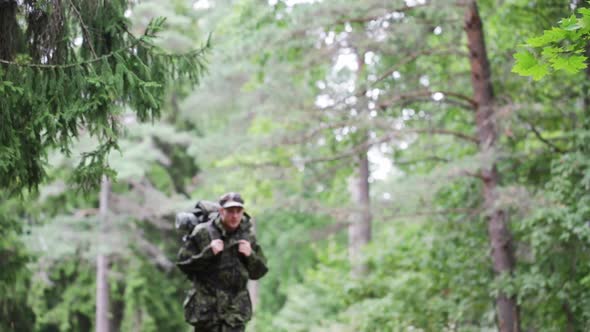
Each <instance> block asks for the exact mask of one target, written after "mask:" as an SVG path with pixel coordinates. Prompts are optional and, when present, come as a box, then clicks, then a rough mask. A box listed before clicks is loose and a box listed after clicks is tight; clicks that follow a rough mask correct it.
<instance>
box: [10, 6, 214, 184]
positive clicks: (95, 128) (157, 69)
mask: <svg viewBox="0 0 590 332" xmlns="http://www.w3.org/2000/svg"><path fill="white" fill-rule="evenodd" d="M128 6H129V4H128V2H127V1H126V0H114V1H108V2H100V1H99V2H97V1H92V0H69V1H60V0H49V1H35V0H26V1H23V2H17V1H16V0H7V1H0V22H1V24H2V29H0V93H2V95H3V98H2V100H0V146H1V150H0V156H1V157H0V178H1V180H0V185H1V186H2V187H4V188H8V189H9V190H11V191H12V192H13V193H15V192H16V193H19V192H22V190H23V189H26V188H28V189H36V188H37V187H38V185H39V184H40V183H41V182H42V181H43V180H44V179H45V177H46V165H45V164H46V158H47V152H48V151H49V150H51V149H59V150H61V151H62V152H65V153H66V154H69V153H70V152H71V150H70V148H71V146H72V143H73V142H74V141H75V140H76V138H77V137H78V136H79V135H81V134H83V133H88V134H90V135H91V136H93V137H96V138H97V139H98V141H99V142H100V144H99V145H98V147H97V148H96V149H94V150H93V151H89V152H86V153H84V154H83V156H82V159H81V161H80V163H79V164H78V166H77V168H76V170H75V172H74V173H73V175H72V177H71V179H70V180H72V181H73V182H74V183H76V184H78V185H80V186H81V187H82V188H84V189H87V188H89V187H97V186H98V184H99V183H100V179H101V175H102V174H107V175H109V176H112V175H114V172H113V170H112V169H111V168H110V167H109V165H108V162H107V160H108V159H107V156H108V153H109V152H110V151H111V150H113V149H117V147H118V145H117V143H118V137H119V135H120V133H121V127H122V126H121V123H120V116H121V114H122V112H123V110H124V106H129V107H130V108H131V109H132V110H133V111H134V112H135V113H136V115H137V118H138V119H140V120H141V121H147V120H152V119H154V118H157V117H158V116H159V115H160V109H161V106H162V101H163V98H164V96H165V92H166V89H167V87H168V86H169V85H170V83H171V82H187V83H189V84H192V85H195V84H198V83H199V79H200V77H201V75H202V74H203V71H204V64H203V53H204V52H205V51H206V50H207V49H208V47H209V41H207V42H206V43H205V45H204V46H203V47H202V48H200V49H197V50H192V51H189V52H186V53H182V54H169V53H166V52H164V51H163V50H162V48H160V47H159V46H158V45H157V44H156V43H155V41H156V37H157V35H158V32H159V31H161V30H162V28H163V27H164V24H165V19H164V18H155V19H153V20H152V21H151V22H150V23H149V25H148V26H147V27H146V29H145V31H144V33H143V34H142V35H141V36H135V35H134V34H133V33H131V32H130V30H129V29H128V27H129V25H130V24H129V20H128V19H127V18H126V17H125V11H126V10H127V8H128Z"/></svg>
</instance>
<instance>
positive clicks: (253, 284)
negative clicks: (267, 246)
mask: <svg viewBox="0 0 590 332" xmlns="http://www.w3.org/2000/svg"><path fill="white" fill-rule="evenodd" d="M251 222H252V231H253V232H254V234H256V221H255V220H254V219H251ZM248 291H249V292H250V299H251V300H252V310H253V311H254V310H256V307H257V306H258V302H259V296H258V282H257V281H256V280H249V281H248Z"/></svg>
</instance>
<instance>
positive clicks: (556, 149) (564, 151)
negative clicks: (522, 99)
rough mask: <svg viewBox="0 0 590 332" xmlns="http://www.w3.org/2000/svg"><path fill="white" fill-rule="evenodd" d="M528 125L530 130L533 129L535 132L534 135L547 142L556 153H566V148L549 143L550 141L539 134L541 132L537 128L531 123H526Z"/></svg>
mask: <svg viewBox="0 0 590 332" xmlns="http://www.w3.org/2000/svg"><path fill="white" fill-rule="evenodd" d="M528 125H529V126H530V128H531V130H532V131H533V133H534V134H535V136H536V137H537V138H538V139H539V140H540V141H541V142H543V143H545V144H547V145H548V146H549V147H551V148H552V149H553V150H554V151H555V152H558V153H566V152H567V151H566V150H563V149H561V148H560V147H558V146H557V145H555V144H553V143H551V141H549V140H547V139H545V138H544V137H543V136H541V133H540V132H539V131H538V130H537V128H536V127H535V126H534V125H533V124H532V123H528Z"/></svg>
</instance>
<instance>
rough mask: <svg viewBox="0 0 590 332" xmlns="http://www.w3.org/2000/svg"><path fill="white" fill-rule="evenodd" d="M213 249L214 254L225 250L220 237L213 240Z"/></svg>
mask: <svg viewBox="0 0 590 332" xmlns="http://www.w3.org/2000/svg"><path fill="white" fill-rule="evenodd" d="M210 246H211V251H213V255H217V254H218V253H220V252H222V251H223V241H221V240H220V239H216V240H213V241H211V244H210Z"/></svg>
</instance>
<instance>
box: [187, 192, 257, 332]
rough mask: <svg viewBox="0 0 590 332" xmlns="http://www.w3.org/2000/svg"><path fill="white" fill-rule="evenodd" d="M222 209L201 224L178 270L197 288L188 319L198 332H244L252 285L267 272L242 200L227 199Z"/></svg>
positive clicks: (189, 304)
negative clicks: (249, 283) (249, 287)
mask: <svg viewBox="0 0 590 332" xmlns="http://www.w3.org/2000/svg"><path fill="white" fill-rule="evenodd" d="M219 204H220V206H221V207H220V209H219V215H218V216H217V217H215V218H213V219H211V220H209V221H208V222H206V223H202V224H198V225H197V226H196V227H195V228H194V230H193V231H192V233H191V235H190V237H189V238H188V240H187V241H186V242H185V244H184V245H183V247H182V248H181V249H180V252H179V254H178V258H179V262H178V263H177V265H178V267H179V268H180V269H181V270H182V271H183V272H184V273H185V274H186V275H187V276H189V278H190V279H191V280H192V282H193V288H192V289H191V291H190V292H189V294H188V296H187V298H186V300H185V302H184V314H185V319H186V321H187V322H188V323H190V324H191V325H193V326H194V327H195V332H213V331H214V332H229V331H232V332H233V331H244V330H245V326H246V323H247V322H248V321H249V320H250V318H251V317H252V303H251V300H250V295H249V293H248V289H247V283H248V279H252V280H257V279H259V278H261V277H262V276H264V275H265V274H266V272H267V271H268V268H267V266H266V258H265V257H264V254H263V252H262V248H260V246H259V245H258V243H257V242H256V237H255V236H254V233H253V230H252V224H251V222H250V220H249V218H246V217H245V216H244V200H243V199H242V197H241V196H240V195H239V194H237V193H228V194H225V195H223V196H221V198H220V200H219Z"/></svg>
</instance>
